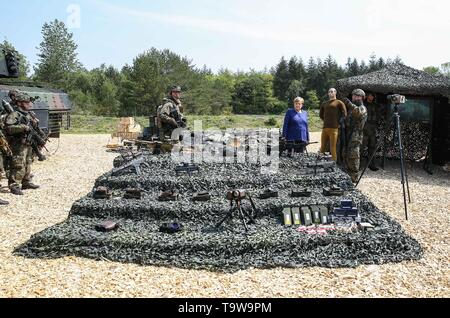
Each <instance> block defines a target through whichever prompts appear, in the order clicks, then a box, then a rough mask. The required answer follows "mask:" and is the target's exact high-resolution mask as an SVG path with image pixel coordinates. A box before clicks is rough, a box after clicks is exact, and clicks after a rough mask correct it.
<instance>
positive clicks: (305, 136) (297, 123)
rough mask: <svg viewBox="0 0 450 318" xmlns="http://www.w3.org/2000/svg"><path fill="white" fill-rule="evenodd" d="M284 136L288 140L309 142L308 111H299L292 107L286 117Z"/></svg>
mask: <svg viewBox="0 0 450 318" xmlns="http://www.w3.org/2000/svg"><path fill="white" fill-rule="evenodd" d="M283 137H284V138H286V140H295V141H298V140H301V141H304V142H309V129H308V113H307V112H305V111H302V112H301V113H297V111H296V110H295V109H294V108H290V109H289V110H288V111H287V113H286V116H285V117H284V125H283Z"/></svg>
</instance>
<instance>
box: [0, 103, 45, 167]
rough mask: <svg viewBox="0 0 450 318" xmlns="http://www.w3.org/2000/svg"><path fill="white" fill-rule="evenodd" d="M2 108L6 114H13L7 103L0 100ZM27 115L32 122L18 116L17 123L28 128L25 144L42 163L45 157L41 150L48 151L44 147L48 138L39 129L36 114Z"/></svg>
mask: <svg viewBox="0 0 450 318" xmlns="http://www.w3.org/2000/svg"><path fill="white" fill-rule="evenodd" d="M2 106H3V109H4V111H5V112H6V113H7V114H12V113H14V109H13V108H12V106H11V105H10V104H9V103H8V102H7V101H5V100H2ZM19 114H20V113H19ZM29 114H30V116H31V118H32V120H30V119H28V118H27V117H26V116H23V115H22V114H20V116H19V122H18V123H19V124H23V125H26V126H27V127H28V128H29V130H28V132H27V137H26V142H27V143H28V144H30V145H31V148H32V149H33V152H34V153H35V154H36V156H37V157H38V160H39V161H44V160H45V159H46V157H45V156H44V155H43V154H42V152H41V149H42V148H44V149H45V150H47V151H48V149H47V148H46V147H45V145H46V144H47V142H48V141H49V138H48V135H46V134H45V132H44V131H43V130H42V129H41V128H40V127H39V124H38V122H39V121H38V120H37V118H36V114H35V113H34V112H31V111H30V112H29Z"/></svg>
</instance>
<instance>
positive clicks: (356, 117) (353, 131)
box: [346, 101, 367, 141]
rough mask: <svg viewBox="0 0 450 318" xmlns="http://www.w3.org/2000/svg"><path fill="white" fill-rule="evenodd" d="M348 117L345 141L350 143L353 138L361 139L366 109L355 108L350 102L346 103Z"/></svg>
mask: <svg viewBox="0 0 450 318" xmlns="http://www.w3.org/2000/svg"><path fill="white" fill-rule="evenodd" d="M346 106H347V111H348V116H347V119H346V127H347V133H348V135H347V140H348V141H350V140H351V139H353V138H354V137H355V136H356V137H358V138H359V137H360V136H361V138H362V133H363V131H364V126H365V125H366V121H367V108H366V106H364V105H361V106H356V105H355V104H353V103H352V102H350V101H348V102H347V104H346Z"/></svg>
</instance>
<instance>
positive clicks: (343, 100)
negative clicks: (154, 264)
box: [342, 97, 351, 106]
mask: <svg viewBox="0 0 450 318" xmlns="http://www.w3.org/2000/svg"><path fill="white" fill-rule="evenodd" d="M342 102H343V103H344V104H345V105H346V106H347V105H348V104H351V101H350V99H348V98H347V97H344V98H343V99H342Z"/></svg>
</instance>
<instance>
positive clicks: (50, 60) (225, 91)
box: [0, 20, 450, 117]
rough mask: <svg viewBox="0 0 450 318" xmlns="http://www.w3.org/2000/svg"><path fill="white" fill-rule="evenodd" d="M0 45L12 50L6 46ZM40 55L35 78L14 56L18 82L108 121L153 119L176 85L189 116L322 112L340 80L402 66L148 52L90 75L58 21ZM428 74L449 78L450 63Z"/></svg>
mask: <svg viewBox="0 0 450 318" xmlns="http://www.w3.org/2000/svg"><path fill="white" fill-rule="evenodd" d="M0 45H1V46H2V47H3V48H8V49H10V50H15V48H14V46H13V45H12V44H11V43H9V42H8V41H7V40H4V42H3V43H1V44H0ZM38 49H39V53H38V62H37V63H36V65H34V66H33V72H32V73H33V74H32V75H31V76H29V74H30V73H31V66H30V64H29V62H28V60H27V57H26V56H24V55H23V54H21V53H20V52H17V56H18V58H19V59H20V67H21V71H20V78H19V79H18V80H20V81H25V80H29V81H34V82H36V83H45V85H48V86H49V87H53V88H58V89H62V90H64V91H66V92H67V93H68V94H69V95H70V97H71V100H72V102H73V103H74V112H75V113H76V114H78V115H92V116H105V117H120V116H148V115H150V114H152V113H154V112H155V109H156V107H158V105H160V104H161V102H162V99H163V97H164V96H165V95H166V93H167V90H168V88H169V87H170V86H171V85H180V86H181V87H182V88H183V91H184V93H183V104H184V106H185V111H186V112H187V113H188V114H191V115H231V114H252V115H268V114H273V115H279V114H282V113H283V112H285V111H286V109H287V108H288V107H289V106H290V104H291V101H292V100H293V98H295V97H296V96H301V97H303V98H304V99H305V107H306V108H307V109H317V108H319V107H320V104H321V102H322V101H324V100H326V98H327V96H326V93H327V90H328V89H329V88H330V87H332V86H334V85H335V83H336V80H337V79H340V78H345V77H348V76H355V75H360V74H365V73H368V72H372V71H375V70H378V69H380V68H383V67H384V66H386V65H387V64H389V63H396V62H401V59H400V57H396V58H394V59H390V58H382V57H377V56H376V55H375V54H373V55H372V56H370V57H369V58H368V61H359V60H357V59H355V58H350V57H349V58H348V60H347V63H346V64H345V65H338V63H337V62H336V60H335V59H334V58H333V57H332V56H331V55H328V56H326V57H325V58H323V59H322V58H319V57H316V58H314V57H311V58H309V60H307V61H306V62H305V61H303V60H302V58H300V57H296V56H292V57H281V58H280V60H279V62H278V64H277V65H275V66H273V67H272V68H271V69H269V70H263V71H258V70H250V71H246V72H241V71H237V72H234V71H230V70H228V69H222V70H219V71H218V72H215V73H214V72H212V71H211V70H210V69H208V67H207V66H203V67H197V66H196V65H194V64H193V61H192V60H191V59H189V58H188V57H183V56H180V55H178V54H177V53H176V52H172V51H170V50H158V49H156V48H150V49H149V50H146V51H144V52H142V53H141V54H139V55H138V56H136V57H135V58H134V59H133V62H132V64H131V65H128V64H127V65H125V66H124V67H123V68H122V69H116V68H115V67H113V66H108V65H104V64H102V65H100V66H99V67H97V68H94V69H92V70H88V69H86V68H85V67H83V65H82V64H81V63H80V62H79V60H78V55H77V49H78V46H77V44H76V43H75V41H74V39H73V34H72V33H70V32H69V31H68V29H67V27H66V26H65V24H64V23H63V22H61V21H58V20H54V21H52V22H49V23H45V24H44V25H43V27H42V42H41V43H40V45H39V48H38ZM424 70H425V71H427V72H430V73H432V74H443V75H447V76H450V63H446V64H443V65H442V66H440V67H435V66H430V67H427V68H425V69H424Z"/></svg>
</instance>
